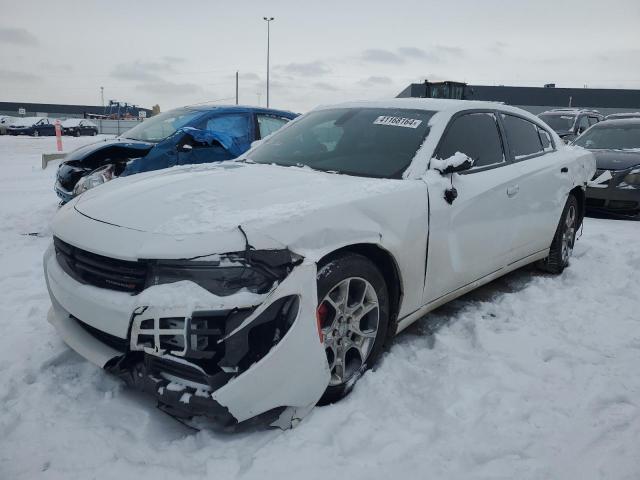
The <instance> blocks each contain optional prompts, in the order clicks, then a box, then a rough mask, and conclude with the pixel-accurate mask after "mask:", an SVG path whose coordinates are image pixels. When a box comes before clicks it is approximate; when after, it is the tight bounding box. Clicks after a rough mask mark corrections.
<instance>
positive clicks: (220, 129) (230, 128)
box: [205, 113, 251, 142]
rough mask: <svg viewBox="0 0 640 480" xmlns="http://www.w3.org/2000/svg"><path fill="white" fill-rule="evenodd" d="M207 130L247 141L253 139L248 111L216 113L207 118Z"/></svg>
mask: <svg viewBox="0 0 640 480" xmlns="http://www.w3.org/2000/svg"><path fill="white" fill-rule="evenodd" d="M205 130H210V131H212V132H217V133H222V134H225V135H229V136H231V137H234V138H238V139H240V140H241V141H245V142H250V141H251V139H249V136H250V135H249V115H248V114H246V113H233V114H222V115H215V116H213V117H211V118H209V119H208V120H207V123H206V125H205Z"/></svg>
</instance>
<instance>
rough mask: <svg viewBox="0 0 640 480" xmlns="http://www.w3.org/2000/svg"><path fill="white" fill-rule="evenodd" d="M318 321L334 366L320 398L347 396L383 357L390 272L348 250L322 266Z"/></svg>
mask: <svg viewBox="0 0 640 480" xmlns="http://www.w3.org/2000/svg"><path fill="white" fill-rule="evenodd" d="M318 300H319V302H318V311H317V316H318V325H319V328H320V330H321V332H322V337H323V346H324V349H325V353H326V355H327V363H328V364H329V369H330V371H331V379H330V381H329V386H328V387H327V389H326V391H325V392H324V394H323V396H322V398H321V399H320V401H319V402H318V403H319V404H320V405H326V404H329V403H333V402H336V401H338V400H340V399H341V398H342V397H344V396H346V395H347V394H348V393H349V392H350V391H351V389H352V388H353V386H354V384H355V383H356V381H357V380H358V379H359V378H360V377H361V376H362V374H363V373H364V372H365V371H366V370H367V369H369V368H371V366H372V365H373V364H374V363H375V362H376V360H377V359H378V357H379V356H380V354H381V352H382V349H383V346H384V342H385V339H386V337H387V330H388V325H389V294H388V290H387V285H386V283H385V280H384V277H383V276H382V274H381V273H380V271H379V270H378V269H377V267H376V266H375V265H374V264H373V263H372V262H371V261H370V260H369V259H367V258H366V257H364V256H362V255H358V254H352V253H348V254H344V255H340V256H337V257H335V258H334V259H332V260H330V261H329V262H327V263H325V264H324V265H323V266H322V267H321V268H320V269H319V270H318Z"/></svg>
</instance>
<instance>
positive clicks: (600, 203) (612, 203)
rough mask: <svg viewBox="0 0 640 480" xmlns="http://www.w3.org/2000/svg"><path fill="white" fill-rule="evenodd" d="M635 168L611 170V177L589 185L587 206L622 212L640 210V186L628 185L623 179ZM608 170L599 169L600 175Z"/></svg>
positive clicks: (597, 173)
mask: <svg viewBox="0 0 640 480" xmlns="http://www.w3.org/2000/svg"><path fill="white" fill-rule="evenodd" d="M632 170H634V169H633V168H629V169H625V170H610V171H609V172H610V173H611V179H609V180H606V181H603V182H601V183H599V184H590V185H589V186H588V187H587V192H586V194H587V208H588V209H590V210H600V211H606V212H612V213H621V214H632V215H633V214H636V213H638V212H640V188H638V187H637V186H634V185H626V184H625V183H624V181H623V179H624V178H625V177H626V176H627V174H628V173H629V172H631V171H632ZM602 172H606V170H598V171H597V172H596V174H595V177H598V176H599V175H600V174H601V173H602Z"/></svg>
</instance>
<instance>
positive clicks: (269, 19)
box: [262, 17, 274, 108]
mask: <svg viewBox="0 0 640 480" xmlns="http://www.w3.org/2000/svg"><path fill="white" fill-rule="evenodd" d="M262 19H263V20H264V21H265V22H267V108H269V26H270V24H271V22H272V21H273V20H274V18H273V17H262Z"/></svg>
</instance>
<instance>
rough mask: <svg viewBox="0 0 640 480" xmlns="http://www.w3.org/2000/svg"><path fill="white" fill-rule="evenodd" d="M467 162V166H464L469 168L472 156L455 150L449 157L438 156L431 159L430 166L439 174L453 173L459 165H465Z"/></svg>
mask: <svg viewBox="0 0 640 480" xmlns="http://www.w3.org/2000/svg"><path fill="white" fill-rule="evenodd" d="M465 163H467V164H468V165H469V166H468V167H466V168H471V167H472V166H473V158H471V157H469V156H468V155H466V154H464V153H461V152H456V153H455V154H453V155H452V156H451V157H449V158H447V159H445V160H440V159H438V158H432V159H431V168H432V169H433V170H437V171H439V172H440V173H441V174H443V175H444V174H447V173H453V172H455V171H457V170H459V169H460V168H461V167H463V166H466V165H465Z"/></svg>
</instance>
